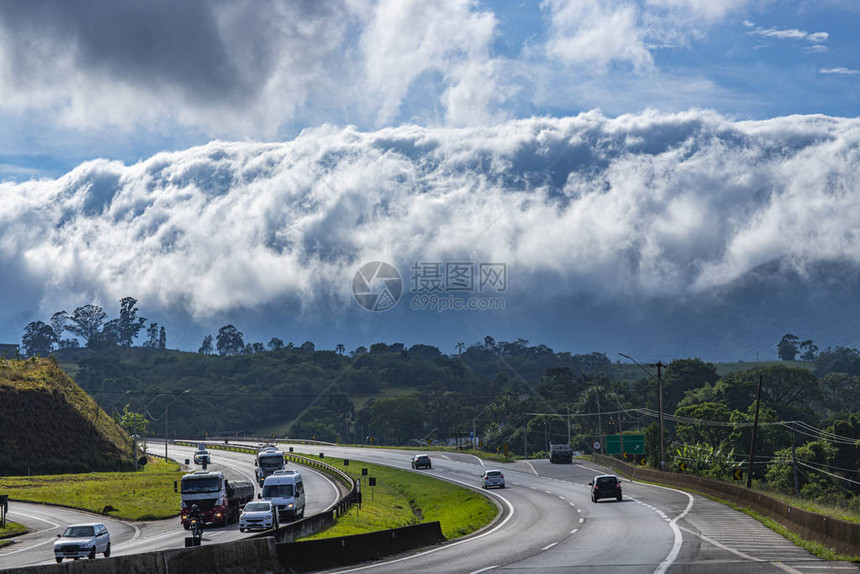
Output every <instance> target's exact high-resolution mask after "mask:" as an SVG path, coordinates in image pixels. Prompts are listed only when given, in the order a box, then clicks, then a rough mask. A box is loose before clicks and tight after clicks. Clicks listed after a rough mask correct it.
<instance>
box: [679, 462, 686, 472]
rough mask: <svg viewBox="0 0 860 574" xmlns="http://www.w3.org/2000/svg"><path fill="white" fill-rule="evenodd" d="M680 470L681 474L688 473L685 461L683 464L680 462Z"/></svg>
mask: <svg viewBox="0 0 860 574" xmlns="http://www.w3.org/2000/svg"><path fill="white" fill-rule="evenodd" d="M678 470H680V471H681V472H687V463H686V462H684V461H683V460H682V461H681V462H679V463H678Z"/></svg>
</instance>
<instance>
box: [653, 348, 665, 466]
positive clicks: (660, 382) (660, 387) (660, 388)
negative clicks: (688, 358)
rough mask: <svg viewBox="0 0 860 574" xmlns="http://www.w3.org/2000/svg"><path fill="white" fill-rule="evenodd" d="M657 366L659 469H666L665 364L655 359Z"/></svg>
mask: <svg viewBox="0 0 860 574" xmlns="http://www.w3.org/2000/svg"><path fill="white" fill-rule="evenodd" d="M654 366H655V367H657V400H658V406H659V408H660V470H666V445H665V443H664V442H663V372H662V369H663V367H665V366H666V365H664V364H663V362H662V361H657V363H656V364H655V365H654Z"/></svg>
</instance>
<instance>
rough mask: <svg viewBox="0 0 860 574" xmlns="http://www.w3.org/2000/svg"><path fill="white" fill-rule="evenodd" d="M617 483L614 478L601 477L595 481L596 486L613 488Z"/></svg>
mask: <svg viewBox="0 0 860 574" xmlns="http://www.w3.org/2000/svg"><path fill="white" fill-rule="evenodd" d="M617 482H618V479H617V478H615V477H614V476H601V477H600V478H598V479H597V486H613V485H615V484H616V483H617Z"/></svg>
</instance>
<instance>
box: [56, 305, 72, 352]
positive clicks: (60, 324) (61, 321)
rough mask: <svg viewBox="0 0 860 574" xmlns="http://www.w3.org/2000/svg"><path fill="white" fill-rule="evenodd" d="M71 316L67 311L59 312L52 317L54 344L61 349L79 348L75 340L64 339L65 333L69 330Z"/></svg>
mask: <svg viewBox="0 0 860 574" xmlns="http://www.w3.org/2000/svg"><path fill="white" fill-rule="evenodd" d="M68 325H69V314H68V313H66V312H65V311H57V312H56V313H54V314H53V315H51V329H52V330H53V331H54V342H56V343H57V346H58V347H59V348H61V349H71V348H75V347H77V346H78V342H77V340H75V339H63V333H65V332H66V331H67V330H68Z"/></svg>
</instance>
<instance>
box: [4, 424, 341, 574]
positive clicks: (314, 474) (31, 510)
mask: <svg viewBox="0 0 860 574" xmlns="http://www.w3.org/2000/svg"><path fill="white" fill-rule="evenodd" d="M149 447H150V451H151V452H154V453H156V454H159V455H163V454H164V443H163V442H162V443H158V442H154V441H151V442H150V445H149ZM194 450H195V449H193V448H189V447H180V446H175V445H170V446H169V447H168V455H169V456H170V458H174V459H176V460H179V461H180V462H183V461H184V459H186V458H188V459H192V458H193V454H194ZM210 452H211V454H212V464H210V465H208V468H207V470H220V471H223V472H224V476H225V477H226V478H227V479H228V480H247V481H249V482H251V483H252V484H254V485H255V489H256V490H255V492H259V491H260V489H259V488H258V487H257V486H256V482H255V480H254V462H253V461H254V457H253V456H251V455H249V454H244V453H234V452H228V451H220V450H212V451H210ZM290 466H293V463H290ZM300 468H301V472H302V477H303V478H304V482H305V489H306V493H307V494H306V500H307V502H306V504H307V506H306V509H305V515H306V516H309V515H311V514H316V513H319V512H322V511H323V510H325V509H327V508H329V507H331V506H332V505H333V504H334V503H335V502H336V501H337V500H338V499H339V498H340V496H341V490H340V487H339V485H338V484H337V483H336V482H334V481H333V480H331V479H329V478H328V477H327V476H326V475H325V474H323V473H320V472H318V471H316V470H313V469H310V468H306V467H300ZM191 469H192V470H200V467H199V466H197V465H193V464H192V465H191ZM177 511H178V509H177ZM7 516H8V519H9V520H11V521H13V522H17V523H19V524H24V525H25V526H27V527H28V528H30V529H31V530H33V532H31V533H29V534H26V535H24V536H19V537H16V538H15V539H14V540H15V544H12V545H9V546H5V547H3V548H0V569H5V568H14V567H19V566H29V565H34V564H52V563H55V562H54V554H53V542H54V541H55V540H56V537H57V534H59V533H61V532H63V530H65V528H66V527H67V526H68V525H70V524H76V523H80V522H103V523H104V524H105V526H107V529H108V532H110V535H111V555H112V556H121V555H124V554H137V553H141V552H152V551H155V550H166V549H169V548H182V547H184V546H185V537H186V536H187V535H188V533H187V532H186V531H185V530H184V529H183V528H182V526H181V524H180V522H179V518H170V519H166V520H153V521H141V522H135V521H124V520H117V519H114V518H110V517H107V516H103V515H100V514H93V513H89V512H83V511H78V510H71V509H67V508H62V507H57V506H45V505H42V504H28V503H23V502H16V501H14V500H13V501H11V502H10V503H9V513H8V515H7ZM249 535H250V534H240V533H239V527H238V525H237V524H229V525H227V526H223V527H214V526H210V527H208V528H207V529H206V530H205V532H204V542H203V543H204V544H206V543H219V542H229V541H231V540H237V539H239V538H244V537H246V536H249Z"/></svg>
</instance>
